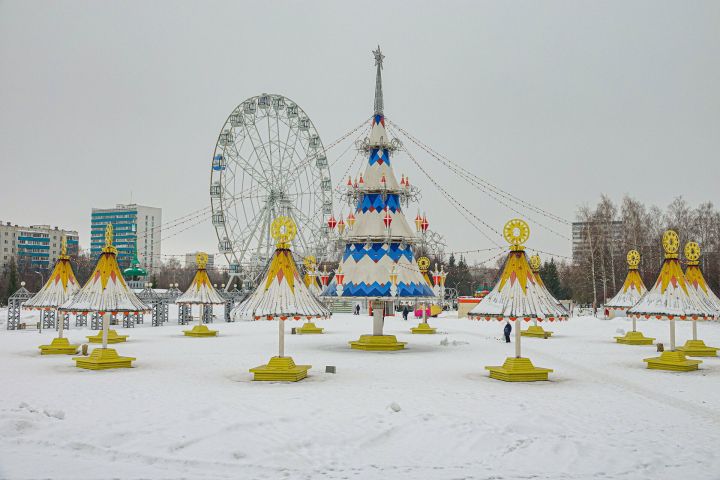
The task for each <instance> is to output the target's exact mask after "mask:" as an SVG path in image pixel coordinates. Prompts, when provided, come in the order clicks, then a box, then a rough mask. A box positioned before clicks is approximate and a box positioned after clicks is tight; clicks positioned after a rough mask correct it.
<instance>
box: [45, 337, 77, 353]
mask: <svg viewBox="0 0 720 480" xmlns="http://www.w3.org/2000/svg"><path fill="white" fill-rule="evenodd" d="M38 348H39V349H40V354H41V355H75V354H76V353H77V351H78V345H71V344H70V341H69V340H68V339H67V338H53V339H52V342H50V345H40V346H39V347H38Z"/></svg>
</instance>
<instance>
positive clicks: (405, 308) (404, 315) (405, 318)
mask: <svg viewBox="0 0 720 480" xmlns="http://www.w3.org/2000/svg"><path fill="white" fill-rule="evenodd" d="M408 313H410V310H409V309H408V306H407V305H403V309H402V316H403V320H405V321H407V317H408Z"/></svg>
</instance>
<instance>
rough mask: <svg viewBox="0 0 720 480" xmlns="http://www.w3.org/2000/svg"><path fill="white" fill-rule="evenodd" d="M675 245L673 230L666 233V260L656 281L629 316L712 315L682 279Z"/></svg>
mask: <svg viewBox="0 0 720 480" xmlns="http://www.w3.org/2000/svg"><path fill="white" fill-rule="evenodd" d="M678 245H679V239H678V236H677V233H675V232H673V231H672V230H668V231H667V232H665V234H664V235H663V247H664V249H665V260H664V261H663V264H662V268H661V269H660V274H659V275H658V278H657V281H656V282H655V284H654V285H653V287H652V288H651V289H650V290H649V291H648V292H646V293H645V295H643V296H642V297H641V298H640V300H639V301H638V303H636V304H635V305H633V306H632V307H631V308H630V309H629V310H628V312H627V313H628V315H634V316H636V317H646V318H649V317H655V318H658V319H666V318H667V319H673V318H677V319H680V320H690V319H706V318H712V316H713V315H714V312H713V311H712V310H711V309H709V308H708V307H706V306H705V305H703V303H702V301H701V300H700V297H699V296H698V293H697V292H696V291H695V289H694V288H692V287H691V285H690V284H689V283H688V281H687V279H686V278H685V274H684V273H683V271H682V267H681V266H680V261H679V260H678V254H677V250H678Z"/></svg>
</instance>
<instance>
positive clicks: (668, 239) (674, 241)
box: [662, 230, 680, 258]
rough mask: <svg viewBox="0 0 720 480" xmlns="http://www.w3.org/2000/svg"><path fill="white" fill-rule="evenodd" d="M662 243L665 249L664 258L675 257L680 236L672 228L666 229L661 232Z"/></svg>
mask: <svg viewBox="0 0 720 480" xmlns="http://www.w3.org/2000/svg"><path fill="white" fill-rule="evenodd" d="M662 245H663V249H664V250H665V258H677V257H678V249H679V248H680V237H678V234H677V232H675V231H674V230H667V231H666V232H665V233H663V237H662Z"/></svg>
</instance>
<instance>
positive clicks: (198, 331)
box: [183, 325, 218, 337]
mask: <svg viewBox="0 0 720 480" xmlns="http://www.w3.org/2000/svg"><path fill="white" fill-rule="evenodd" d="M183 333H184V334H185V336H187V337H217V334H218V331H217V330H210V329H209V328H208V327H207V325H195V326H194V327H193V328H192V329H191V330H183Z"/></svg>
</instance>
